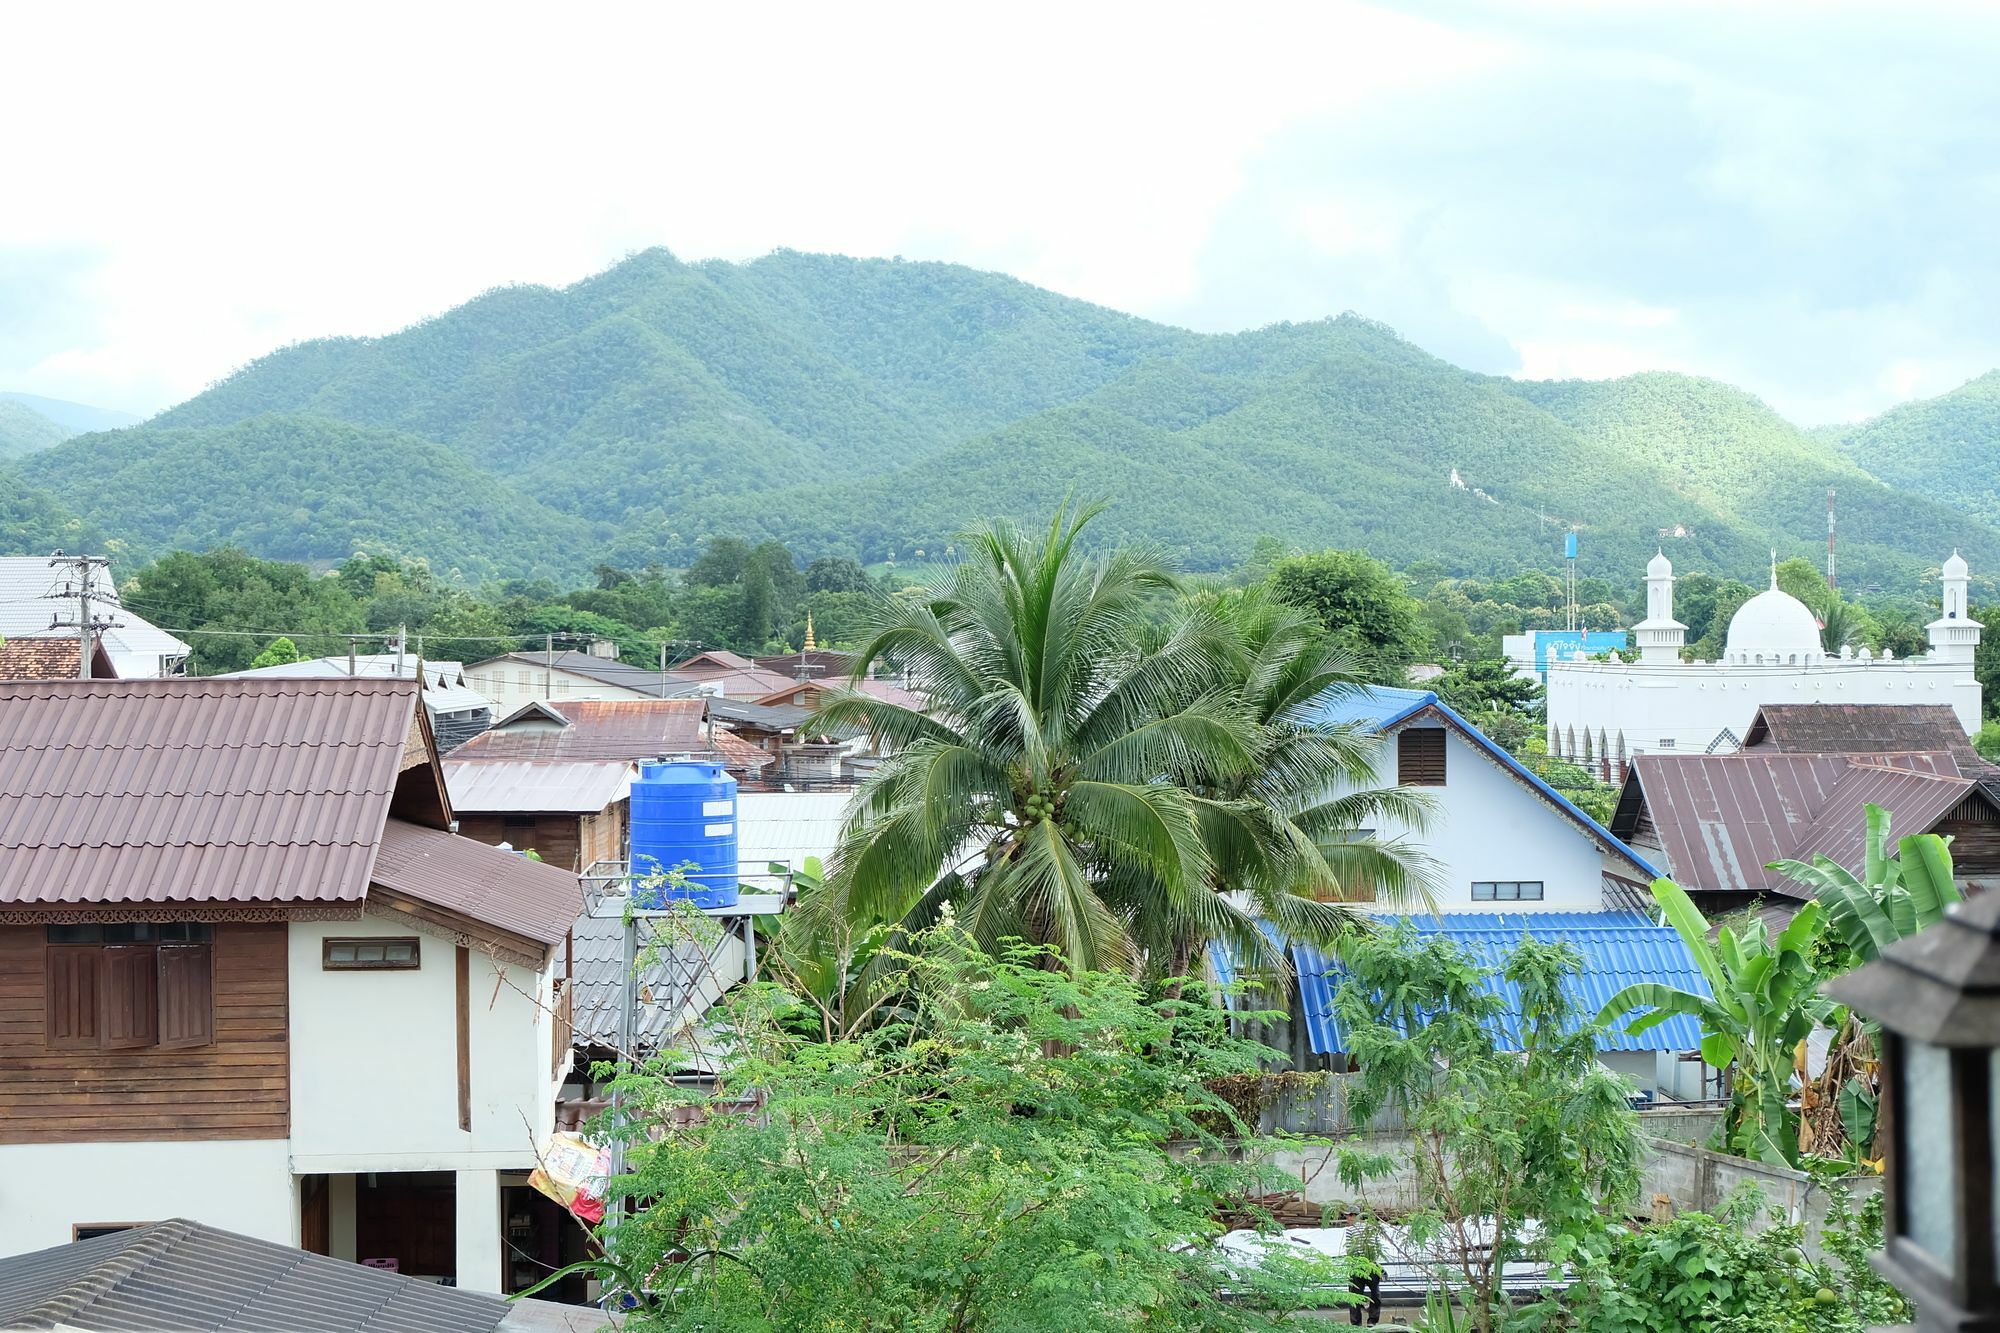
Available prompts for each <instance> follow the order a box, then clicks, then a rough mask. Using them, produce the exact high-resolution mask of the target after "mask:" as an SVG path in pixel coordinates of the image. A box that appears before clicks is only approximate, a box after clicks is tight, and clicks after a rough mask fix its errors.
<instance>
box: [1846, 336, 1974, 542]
mask: <svg viewBox="0 0 2000 1333" xmlns="http://www.w3.org/2000/svg"><path fill="white" fill-rule="evenodd" d="M1830 429H1831V430H1832V431H1833V432H1834V438H1835V439H1836V440H1837V442H1838V447H1839V450H1840V452H1841V453H1842V454H1843V455H1845V456H1846V457H1847V458H1849V459H1850V460H1852V461H1853V462H1854V463H1855V464H1857V465H1858V466H1860V467H1863V468H1865V469H1867V470H1868V472H1869V474H1870V475H1872V476H1875V477H1879V478H1880V479H1881V480H1882V481H1884V482H1886V483H1888V484H1889V485H1891V486H1895V487H1897V488H1899V489H1902V490H1906V491H1913V492H1915V493H1916V494H1918V495H1925V496H1929V497H1930V498H1931V499H1933V500H1938V501H1941V502H1942V503H1944V504H1948V505H1951V506H1953V507H1954V508H1957V509H1962V510H1964V511H1965V512H1966V513H1968V514H1971V515H1973V516H1974V517H1975V518H1978V519H1979V520H1980V521H1982V522H1985V523H1993V524H2000V468H1996V466H1995V463H1996V458H2000V370H1993V371H1988V372H1987V373H1986V374H1984V375H1981V376H1980V377H1979V378H1978V379H1976V380H1972V381H1971V382H1969V383H1967V384H1964V385H1962V386H1960V387H1959V388H1956V389H1953V390H1952V391H1951V392H1950V393H1948V394H1945V395H1943V396H1942V397H1939V398H1930V399H1926V400H1924V401H1922V402H1916V403H1905V404H1904V405H1903V406H1901V407H1897V408H1892V409H1890V410H1889V411H1887V412H1884V413H1883V414H1882V415H1881V416H1879V417H1876V418H1875V419H1873V420H1872V421H1866V422H1863V423H1862V424H1861V425H1859V426H1849V427H1844V428H1830Z"/></svg>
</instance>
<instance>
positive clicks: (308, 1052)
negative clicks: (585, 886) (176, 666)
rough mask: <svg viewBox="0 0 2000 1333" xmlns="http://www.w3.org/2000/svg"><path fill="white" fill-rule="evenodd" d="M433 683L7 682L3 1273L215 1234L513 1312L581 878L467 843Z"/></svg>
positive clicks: (548, 1119) (557, 1069)
mask: <svg viewBox="0 0 2000 1333" xmlns="http://www.w3.org/2000/svg"><path fill="white" fill-rule="evenodd" d="M453 817H454V816H453V810H452V806H451V800H450V796H449V792H448V789H447V786H446V782H445V778H444V774H443V770H442V766H441V765H440V763H439V760H438V756H437V750H436V746H435V743H434V742H433V740H432V737H431V732H430V725H429V721H428V718H427V716H426V713H425V710H424V709H423V707H422V706H421V703H420V698H419V687H418V684H417V682H415V681H411V680H397V679H342V680H332V679H298V680H223V679H214V678H209V679H192V680H190V679H152V680H135V681H102V680H69V681H60V682H58V681H49V682H0V1182H4V1183H0V1255H5V1254H18V1253H22V1252H24V1251H29V1250H36V1249H40V1248H44V1247H47V1246H50V1245H56V1244H61V1243H63V1242H66V1241H69V1240H72V1239H75V1238H78V1237H81V1236H85V1235H92V1234H101V1233H103V1232H105V1231H115V1230H118V1229H121V1228H124V1227H129V1226H131V1225H134V1224H140V1223H147V1222H154V1221H160V1220H164V1219H167V1218H172V1217H180V1216H194V1217H198V1218H200V1219H202V1220H203V1221H204V1222H206V1223H208V1224H210V1225H213V1226H219V1227H224V1228H227V1229H229V1230H231V1231H234V1232H239V1233H241V1234H243V1235H246V1236H252V1237H256V1238H259V1239H262V1240H268V1241H273V1242H276V1243H280V1244H285V1245H302V1246H304V1247H305V1248H306V1249H309V1250H314V1251H317V1252H320V1253H324V1254H328V1255H331V1256H333V1257H336V1258H342V1259H356V1260H359V1259H376V1260H382V1261H385V1262H386V1261H394V1263H395V1264H396V1266H397V1267H398V1269H399V1270H400V1271H401V1272H403V1273H406V1274H415V1275H420V1276H428V1277H433V1278H436V1279H440V1280H448V1281H452V1282H455V1283H456V1284H457V1285H458V1286H460V1287H463V1288H467V1289H470V1290H478V1291H492V1292H498V1291H500V1290H502V1289H503V1281H504V1277H503V1259H502V1256H503V1245H504V1242H505V1236H504V1232H503V1227H504V1224H505V1221H506V1216H505V1208H504V1201H505V1200H506V1199H508V1198H519V1197H520V1194H519V1193H517V1192H519V1191H522V1190H523V1186H524V1183H525V1179H526V1174H527V1172H528V1171H529V1170H531V1169H532V1168H533V1167H534V1166H535V1164H536V1158H535V1151H536V1145H537V1144H538V1143H539V1142H541V1141H543V1139H544V1137H545V1135H546V1134H547V1133H548V1132H549V1131H550V1129H551V1128H552V1126H553V1123H554V1104H555V1095H556V1090H557V1089H558V1088H559V1087H560V1084H561V1081H562V1077H563V1075H564V1074H565V1072H566V1071H567V1067H568V1061H569V1058H570V1051H569V1040H568V1032H567V1030H566V1025H565V1023H564V1022H563V1019H562V1003H563V1000H564V997H563V996H561V994H560V992H559V989H558V985H557V978H556V975H555V970H554V967H553V959H554V947H555V946H556V945H557V944H558V943H559V942H560V941H561V940H563V938H564V937H565V936H566V934H567V933H568V931H569V929H570V927H571V925H572V924H573V923H574V921H575V919H576V917H577V916H578V914H579V912H580V911H581V906H582V904H581V895H580V893H579V890H578V885H577V880H576V877H575V875H573V874H571V873H569V872H568V871H566V870H563V869H560V868H558V867H556V866H553V865H547V864H537V863H536V862H533V861H531V860H528V859H525V858H523V857H520V856H515V855H512V854H509V853H507V852H502V851H499V850H496V849H494V848H492V847H488V846H485V845H482V844H481V843H479V842H476V841H474V840H473V839H470V838H465V837H459V836H457V835H455V834H453V833H452V832H451V831H450V830H451V827H452V822H453Z"/></svg>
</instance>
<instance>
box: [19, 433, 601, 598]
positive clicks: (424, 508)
mask: <svg viewBox="0 0 2000 1333" xmlns="http://www.w3.org/2000/svg"><path fill="white" fill-rule="evenodd" d="M83 450H88V453H87V454H85V453H83V452H82V451H83ZM59 454H60V455H61V456H58V455H57V454H48V453H44V454H41V455H38V456H36V457H35V458H32V459H29V460H27V462H26V463H24V464H23V468H24V470H25V471H26V473H27V475H28V476H29V478H30V479H31V480H33V481H36V482H40V483H42V484H43V485H44V486H46V487H47V488H48V489H49V490H53V491H57V492H62V493H70V494H73V495H74V496H75V504H74V506H73V507H74V509H75V511H76V512H77V515H78V517H79V518H81V519H82V521H83V524H84V526H85V528H87V529H89V530H91V531H94V532H96V533H99V534H104V535H105V541H106V545H107V546H108V548H109V549H110V550H112V551H113V552H114V553H117V554H119V555H121V556H124V557H127V558H131V557H137V558H140V559H150V558H152V557H154V556H158V555H162V554H164V553H166V552H167V551H171V550H194V551H198V550H206V549H208V548H211V547H216V546H222V545H238V546H242V547H243V548H245V549H247V550H250V551H256V552H261V553H263V554H265V555H268V556H270V557H273V558H277V559H283V560H301V561H337V560H342V559H345V558H346V557H348V556H349V555H352V554H353V553H354V552H356V551H377V550H388V549H400V550H408V551H412V552H416V553H421V554H422V555H424V556H425V557H427V558H428V559H429V561H430V563H431V564H432V566H433V567H435V568H436V569H437V570H439V571H440V572H442V573H447V574H450V575H452V576H454V577H457V578H461V579H465V580H480V579H487V578H493V577H498V576H500V575H503V574H509V573H525V574H535V573H547V572H553V571H558V570H573V569H577V568H580V567H583V566H586V565H588V563H589V556H590V552H591V550H592V549H593V543H592V542H591V541H590V540H589V533H588V525H587V524H585V523H584V521H583V520H581V519H578V518H575V517H572V516H570V515H567V514H560V513H557V512H555V511H554V510H551V509H548V508H547V507H545V506H543V505H540V504H537V503H536V502H535V501H534V500H532V499H530V498H529V497H527V496H525V495H522V494H521V493H520V492H518V491H515V490H513V489H511V488H509V487H507V486H506V485H504V484H502V483H501V482H498V481H496V480H494V479H493V478H492V477H490V476H488V475H487V474H485V473H484V472H482V471H480V469H479V468H477V467H475V466H474V465H473V464H471V463H470V462H468V461H467V460H466V459H464V458H463V457H461V456H460V455H458V454H456V453H454V452H453V451H452V450H450V449H448V448H446V447H444V446H443V445H440V444H436V443H433V442H432V441H429V440H425V439H421V438H419V437H417V436H414V435H401V434H397V433H396V432H393V431H385V430H369V429H366V428H363V427H359V426H352V425H349V424H347V423H345V422H340V421H332V420H328V419H327V418H324V417H310V416H282V415H278V414H276V413H272V414H268V415H264V416H259V417H253V418H251V419H250V420H248V421H244V422H239V423H237V424H235V425H231V426H219V427H215V428H212V429H209V430H185V429H174V428H171V427H165V426H154V425H150V424H149V425H144V426H134V427H132V428H131V429H129V430H122V431H115V432H112V433H109V434H104V435H92V436H83V437H80V439H79V440H78V441H77V445H76V449H75V451H71V450H62V451H59ZM80 459H82V460H87V462H88V465H89V467H90V469H91V475H90V477H89V480H88V484H87V485H81V486H76V487H73V488H71V487H65V486H64V485H63V483H64V481H65V480H66V478H65V475H64V469H66V468H70V467H74V466H77V465H78V463H79V460H80ZM23 545H24V544H22V543H15V544H14V548H15V549H21V548H22V546H23ZM38 545H39V544H31V545H27V546H26V549H30V550H33V549H38Z"/></svg>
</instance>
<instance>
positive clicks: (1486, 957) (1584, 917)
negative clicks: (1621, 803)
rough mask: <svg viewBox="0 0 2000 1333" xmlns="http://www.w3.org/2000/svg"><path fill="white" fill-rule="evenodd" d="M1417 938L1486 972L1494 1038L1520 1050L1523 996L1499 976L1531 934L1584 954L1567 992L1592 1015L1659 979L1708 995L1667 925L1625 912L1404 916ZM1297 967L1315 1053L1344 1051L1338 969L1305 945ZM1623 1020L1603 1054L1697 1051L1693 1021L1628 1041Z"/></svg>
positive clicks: (1602, 1044) (1676, 1021)
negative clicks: (1447, 946) (1500, 1007)
mask: <svg viewBox="0 0 2000 1333" xmlns="http://www.w3.org/2000/svg"><path fill="white" fill-rule="evenodd" d="M1404 919H1405V920H1407V921H1408V922H1409V923H1410V925H1411V926H1412V927H1413V928H1414V929H1415V930H1416V932H1417V934H1418V935H1419V936H1422V937H1429V936H1433V935H1442V936H1444V937H1445V938H1446V939H1448V940H1450V941H1452V942H1453V943H1454V944H1457V945H1459V946H1461V947H1463V948H1464V949H1465V950H1467V951H1468V952H1469V953H1471V954H1472V955H1473V957H1474V958H1475V959H1476V960H1477V961H1478V962H1479V963H1480V965H1481V966H1483V967H1485V968H1486V969H1488V974H1487V979H1486V982H1485V987H1486V989H1487V991H1488V992H1489V993H1491V994H1496V995H1499V996H1500V997H1501V998H1502V999H1504V1000H1505V1001H1506V1002H1507V1007H1506V1011H1505V1014H1504V1015H1503V1017H1502V1018H1501V1019H1500V1021H1499V1026H1498V1027H1497V1028H1496V1029H1495V1030H1494V1031H1493V1033H1492V1035H1493V1039H1494V1040H1495V1041H1496V1042H1497V1043H1499V1044H1500V1045H1501V1046H1503V1047H1504V1048H1506V1049H1509V1050H1519V1049H1520V1046H1521V1034H1520V1031H1519V1015H1520V995H1519V993H1518V990H1517V988H1516V987H1515V986H1513V985H1512V984H1511V983H1509V982H1508V981H1507V979H1506V978H1505V977H1503V976H1501V975H1500V969H1501V968H1503V967H1504V966H1505V964H1506V960H1507V956H1508V954H1509V953H1511V952H1512V951H1513V950H1514V949H1515V948H1517V947H1518V946H1519V945H1520V943H1521V941H1522V940H1523V939H1524V938H1526V937H1529V936H1532V937H1533V938H1535V939H1536V940H1539V941H1542V942H1543V943H1551V942H1555V941H1561V942H1563V943H1566V944H1569V945H1570V946H1571V947H1573V948H1574V949H1575V950H1576V951H1577V953H1579V954H1580V955H1582V958H1583V970H1582V971H1581V972H1580V973H1579V974H1578V975H1577V976H1575V977H1573V978H1571V980H1570V983H1569V986H1568V991H1569V994H1570V995H1571V997H1572V998H1573V999H1574V1000H1575V1001H1576V1003H1577V1007H1578V1009H1579V1010H1580V1011H1581V1012H1582V1013H1583V1014H1584V1015H1585V1016H1587V1017H1594V1016H1595V1015H1596V1013H1597V1011H1598V1010H1599V1009H1601V1008H1603V1007H1604V1004H1605V1002H1606V1001H1608V1000H1609V999H1610V998H1611V997H1612V996H1613V995H1616V994H1617V993H1618V992H1619V991H1621V990H1623V989H1624V988H1625V987H1626V986H1629V985H1631V984H1633V983H1634V982H1640V981H1656V982H1661V983H1663V984H1665V985H1669V986H1674V987H1677V988H1679V989H1681V990H1686V991H1692V992H1694V993H1696V994H1699V995H1706V994H1708V985H1707V983H1706V982H1705V981H1703V979H1702V976H1701V970H1700V968H1699V967H1698V966H1697V964H1696V963H1695V960H1694V956H1693V955H1692V954H1690V953H1689V952H1688V949H1687V946H1686V945H1685V944H1684V943H1682V942H1681V938H1680V936H1679V935H1677V934H1675V933H1674V931H1673V929H1672V928H1671V927H1668V926H1656V925H1654V924H1653V923H1652V922H1651V921H1650V920H1648V919H1647V918H1646V917H1643V916H1638V915H1636V914H1631V913H1625V912H1534V913H1530V912H1519V913H1511V914H1502V913H1485V912H1449V913H1445V914H1443V915H1442V916H1436V917H1409V918H1404ZM1292 961H1293V963H1294V965H1295V966H1296V967H1297V969H1298V976H1299V997H1300V1009H1301V1011H1302V1016H1303V1017H1304V1019H1305V1022H1306V1033H1307V1036H1308V1037H1309V1039H1310V1040H1311V1042H1312V1048H1313V1050H1314V1051H1315V1052H1317V1053H1318V1054H1321V1055H1326V1054H1331V1053H1333V1052H1335V1051H1343V1050H1345V1049H1346V1047H1345V1046H1344V1045H1343V1044H1342V1041H1343V1038H1342V1036H1341V1032H1340V1027H1339V1024H1338V1023H1337V1022H1336V1021H1335V1019H1334V1014H1333V995H1334V991H1335V990H1336V989H1337V988H1338V986H1339V985H1340V981H1341V975H1342V974H1341V969H1340V964H1339V963H1338V962H1337V961H1335V960H1329V959H1328V958H1326V957H1325V956H1324V955H1323V954H1321V953H1320V952H1319V950H1317V949H1315V948H1313V947H1312V946H1311V945H1309V944H1294V945H1293V946H1292ZM1625 1026H1626V1025H1625V1023H1624V1022H1621V1023H1620V1024H1619V1025H1618V1026H1617V1027H1616V1028H1615V1029H1613V1030H1610V1031H1607V1032H1606V1033H1605V1034H1604V1036H1603V1037H1601V1038H1600V1039H1599V1043H1598V1044H1599V1048H1600V1049H1602V1050H1607V1051H1692V1050H1695V1049H1697V1048H1698V1047H1699V1046H1700V1045H1701V1027H1700V1025H1699V1024H1698V1023H1696V1022H1695V1021H1694V1020H1693V1019H1692V1018H1688V1017H1686V1016H1676V1017H1673V1018H1669V1019H1667V1020H1666V1021H1665V1022H1663V1023H1661V1024H1659V1025H1658V1026H1657V1027H1654V1028H1651V1029H1649V1030H1648V1031H1646V1032H1643V1033H1639V1034H1638V1035H1636V1036H1635V1035H1633V1034H1632V1033H1630V1032H1627V1031H1626V1030H1625Z"/></svg>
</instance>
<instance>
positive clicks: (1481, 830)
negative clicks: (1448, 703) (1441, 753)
mask: <svg viewBox="0 0 2000 1333" xmlns="http://www.w3.org/2000/svg"><path fill="white" fill-rule="evenodd" d="M1445 736H1446V742H1445V785H1444V786H1442V787H1424V788H1419V789H1418V790H1421V791H1423V792H1425V793H1427V794H1428V795H1429V796H1430V797H1431V798H1432V800H1433V801H1434V802H1435V804H1436V806H1437V814H1436V816H1435V818H1434V820H1433V822H1432V824H1431V826H1430V827H1429V828H1428V829H1426V830H1424V831H1422V832H1418V831H1415V830H1413V829H1409V828H1406V827H1402V826H1400V825H1397V824H1395V823H1392V822H1390V821H1384V822H1383V823H1382V824H1380V825H1378V826H1377V828H1376V830H1375V832H1376V835H1377V836H1378V837H1383V838H1390V837H1397V836H1404V837H1407V838H1408V839H1409V841H1411V842H1413V843H1416V844H1418V845H1419V846H1421V847H1422V848H1423V849H1424V850H1425V851H1426V852H1428V853H1429V854H1430V855H1431V857H1432V858H1433V859H1434V860H1435V861H1436V862H1437V863H1438V865H1437V871H1438V881H1439V884H1438V895H1437V905H1438V907H1439V908H1440V909H1441V910H1444V911H1456V912H1595V911H1597V910H1599V909H1600V907H1601V906H1602V897H1603V894H1602V887H1603V870H1604V858H1603V854H1602V852H1601V851H1600V850H1599V849H1598V847H1597V845H1596V843H1595V842H1593V841H1592V840H1591V838H1590V837H1589V835H1587V834H1586V833H1585V832H1584V831H1583V830H1582V829H1581V828H1579V827H1578V826H1577V825H1576V824H1575V823H1574V822H1573V821H1571V820H1570V819H1568V818H1567V817H1566V816H1564V815H1562V814H1561V813H1560V812H1558V811H1557V810H1556V809H1555V808H1553V807H1552V806H1550V805H1549V804H1548V803H1547V801H1546V800H1545V799H1544V798H1542V797H1541V796H1538V795H1537V794H1535V793H1534V792H1533V791H1531V790H1530V789H1529V788H1528V787H1527V786H1525V785H1524V784H1523V783H1522V782H1521V780H1520V779H1519V778H1517V777H1516V776H1514V775H1513V774H1512V773H1510V772H1508V771H1507V770H1506V769H1504V768H1502V767H1501V766H1500V765H1499V764H1498V763H1496V762H1494V760H1493V758H1492V757H1491V756H1489V755H1488V754H1486V753H1485V752H1484V751H1482V750H1479V749H1477V748H1475V747H1474V746H1472V745H1469V744H1467V743H1466V741H1465V740H1464V739H1462V738H1461V737H1460V736H1459V735H1458V734H1457V733H1456V732H1454V731H1451V730H1449V729H1446V731H1445ZM1377 767H1378V773H1377V776H1376V781H1377V782H1378V783H1379V784H1381V785H1384V786H1389V785H1393V784H1394V783H1395V781H1396V741H1395V738H1394V737H1393V736H1391V737H1388V738H1385V740H1384V743H1383V745H1382V747H1381V750H1380V752H1379V758H1378V760H1377ZM1475 880H1540V881H1542V884H1543V896H1542V901H1540V902H1511V903H1485V902H1480V903H1475V902H1474V901H1472V884H1473V881H1475ZM1377 906H1378V907H1383V905H1380V904H1378V905H1377ZM1383 910H1399V909H1394V908H1386V907H1385V908H1384V909H1383Z"/></svg>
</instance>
